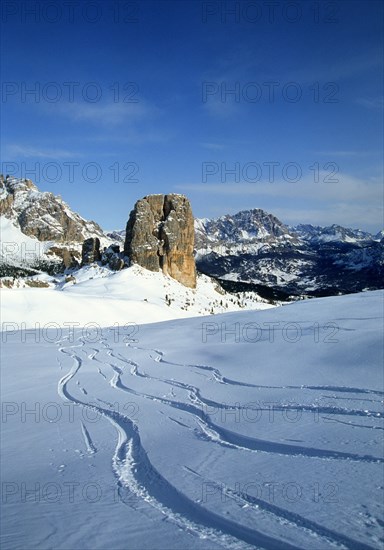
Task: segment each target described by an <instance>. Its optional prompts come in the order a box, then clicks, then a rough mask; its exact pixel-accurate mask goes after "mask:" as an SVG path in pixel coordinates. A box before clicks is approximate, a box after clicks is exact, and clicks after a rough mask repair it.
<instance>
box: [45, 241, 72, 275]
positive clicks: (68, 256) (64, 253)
mask: <svg viewBox="0 0 384 550" xmlns="http://www.w3.org/2000/svg"><path fill="white" fill-rule="evenodd" d="M47 256H58V257H59V258H61V259H62V261H63V263H62V269H63V271H64V270H65V269H76V268H78V267H80V264H79V262H78V260H79V258H80V252H78V251H77V250H74V249H71V248H67V247H65V246H64V247H62V248H59V247H57V246H51V248H50V249H49V250H48V251H47Z"/></svg>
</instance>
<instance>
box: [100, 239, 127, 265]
mask: <svg viewBox="0 0 384 550" xmlns="http://www.w3.org/2000/svg"><path fill="white" fill-rule="evenodd" d="M101 263H102V264H103V265H108V267H109V268H110V269H113V271H120V270H121V269H123V267H124V260H123V259H122V257H121V255H120V246H119V245H118V244H112V245H111V246H109V247H108V248H106V249H105V250H104V252H103V253H102V255H101Z"/></svg>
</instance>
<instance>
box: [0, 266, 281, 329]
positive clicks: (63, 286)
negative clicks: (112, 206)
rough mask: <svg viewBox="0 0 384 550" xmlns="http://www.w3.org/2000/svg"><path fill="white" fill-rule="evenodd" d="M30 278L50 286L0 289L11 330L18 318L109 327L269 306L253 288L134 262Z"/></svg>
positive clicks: (4, 317) (28, 322) (4, 319)
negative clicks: (234, 288)
mask: <svg viewBox="0 0 384 550" xmlns="http://www.w3.org/2000/svg"><path fill="white" fill-rule="evenodd" d="M68 279H69V280H68ZM32 280H36V281H43V282H46V283H48V284H50V285H51V287H50V288H32V289H31V288H12V289H7V288H3V289H1V292H2V296H1V309H2V315H1V317H2V322H3V324H4V323H5V324H6V323H10V325H9V329H11V328H12V327H19V326H20V323H21V322H23V323H24V326H26V327H35V323H36V322H38V323H39V324H40V326H41V327H44V326H47V325H49V324H50V323H53V326H57V325H58V326H61V327H62V326H64V324H65V323H68V322H69V321H70V322H72V323H73V324H74V326H81V327H84V326H86V325H87V324H88V323H90V324H92V323H97V324H98V325H99V326H106V325H109V326H111V325H125V324H127V323H148V322H158V321H165V320H168V319H177V318H183V317H193V316H196V315H209V314H210V313H222V312H224V311H238V310H241V309H268V308H270V307H273V306H271V305H270V304H269V303H267V302H266V301H265V300H262V299H261V298H259V297H258V296H257V294H255V293H245V294H243V295H242V296H241V297H240V296H234V295H232V294H228V293H226V292H224V291H223V290H222V289H220V287H218V285H216V284H215V283H214V282H213V281H212V280H211V279H210V278H209V277H206V276H204V275H201V276H199V277H198V283H197V288H196V289H190V288H187V287H185V286H184V285H182V284H180V283H178V282H177V281H175V280H174V279H172V278H171V277H167V276H164V275H163V274H162V273H161V272H152V271H148V270H146V269H143V268H141V267H140V266H138V265H134V266H132V267H129V268H127V269H124V270H122V271H120V272H113V271H111V270H110V269H108V268H106V267H101V266H98V265H96V264H94V265H91V266H86V267H83V268H81V269H80V270H78V271H76V272H74V276H72V277H69V278H66V277H64V276H63V277H61V278H60V277H57V276H56V277H55V279H53V277H47V276H37V277H34V278H32ZM66 280H68V282H65V281H66ZM52 281H56V282H55V283H53V282H52ZM76 324H77V325H76ZM3 326H5V325H3Z"/></svg>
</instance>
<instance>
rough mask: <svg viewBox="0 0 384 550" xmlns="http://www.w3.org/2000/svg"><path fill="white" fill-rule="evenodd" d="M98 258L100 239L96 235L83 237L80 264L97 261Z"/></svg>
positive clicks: (99, 257)
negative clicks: (87, 237)
mask: <svg viewBox="0 0 384 550" xmlns="http://www.w3.org/2000/svg"><path fill="white" fill-rule="evenodd" d="M100 259H101V256H100V239H99V238H98V237H90V238H89V239H85V241H84V242H83V248H82V250H81V265H87V264H91V263H93V262H98V261H99V260H100Z"/></svg>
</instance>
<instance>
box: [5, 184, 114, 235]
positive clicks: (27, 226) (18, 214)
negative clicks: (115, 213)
mask: <svg viewBox="0 0 384 550" xmlns="http://www.w3.org/2000/svg"><path fill="white" fill-rule="evenodd" d="M0 215H2V216H5V217H6V218H8V219H10V220H12V221H13V222H14V223H15V224H17V225H18V226H19V227H20V229H21V231H22V232H23V233H24V234H25V235H28V236H33V237H36V238H37V239H38V240H39V241H55V242H57V243H68V242H78V243H81V242H83V240H84V239H86V238H88V237H93V236H95V237H105V235H104V232H103V230H102V229H101V227H100V226H99V225H98V224H97V223H96V222H94V221H87V220H85V219H84V218H82V217H81V216H80V215H79V214H77V213H76V212H74V211H73V210H72V209H71V208H70V207H69V206H68V205H67V204H66V203H65V202H64V201H63V200H62V199H61V197H59V196H55V195H54V194H53V193H50V192H47V191H44V192H43V191H39V189H38V188H37V186H36V185H35V184H34V183H33V182H32V181H31V180H28V179H18V178H10V177H7V178H4V177H3V176H0Z"/></svg>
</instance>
